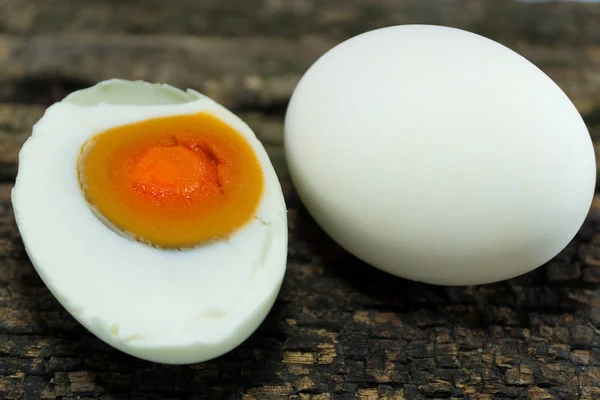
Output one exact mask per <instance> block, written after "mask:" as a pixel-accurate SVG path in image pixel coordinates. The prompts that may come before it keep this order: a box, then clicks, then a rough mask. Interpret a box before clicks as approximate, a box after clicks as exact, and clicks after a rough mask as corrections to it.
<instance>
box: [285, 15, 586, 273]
mask: <svg viewBox="0 0 600 400" xmlns="http://www.w3.org/2000/svg"><path fill="white" fill-rule="evenodd" d="M285 151H286V155H287V159H288V164H289V169H290V173H291V176H292V179H293V182H294V184H295V186H296V189H297V191H298V193H299V195H300V197H301V199H302V201H303V202H304V204H305V205H306V207H307V209H308V211H309V212H310V213H311V214H312V216H313V217H314V218H315V220H316V221H317V222H318V223H319V224H320V226H321V227H322V228H323V229H324V230H325V231H326V232H327V233H328V234H329V235H330V236H331V237H332V238H333V239H334V240H336V241H337V242H338V243H339V244H340V245H341V246H342V247H344V248H345V249H347V250H348V251H349V252H350V253H352V254H354V255H355V256H357V257H359V258H361V259H362V260H364V261H366V262H367V263H370V264H372V265H373V266H375V267H377V268H380V269H382V270H384V271H387V272H389V273H392V274H394V275H398V276H401V277H404V278H408V279H412V280H416V281H423V282H428V283H433V284H442V285H467V284H482V283H487V282H493V281H498V280H504V279H507V278H511V277H514V276H517V275H520V274H523V273H525V272H528V271H530V270H532V269H534V268H536V267H539V266H540V265H542V264H544V263H545V262H547V261H548V260H550V259H551V258H552V257H554V256H555V255H556V254H557V253H558V252H559V251H561V249H563V248H564V247H565V246H566V245H567V244H568V243H569V241H570V240H571V239H572V238H573V237H574V235H575V234H576V233H577V231H578V230H579V228H580V227H581V225H582V223H583V221H584V219H585V217H586V214H587V212H588V210H589V207H590V204H591V201H592V197H593V193H594V185H595V174H596V168H595V158H594V151H593V147H592V142H591V139H590V136H589V134H588V131H587V129H586V126H585V124H584V122H583V120H582V118H581V117H580V115H579V113H578V111H577V110H576V108H575V107H574V105H573V104H572V103H571V101H570V100H569V99H568V98H567V96H566V95H565V94H564V93H563V92H562V91H561V89H560V88H559V87H558V86H557V85H556V84H555V83H554V82H553V81H552V80H551V79H550V78H549V77H548V76H546V75H545V74H544V73H543V72H542V71H540V70H539V69H538V68H537V67H536V66H535V65H533V64H532V63H530V62H529V61H527V60H526V59H525V58H523V57H522V56H520V55H519V54H517V53H515V52H513V51H512V50H510V49H508V48H506V47H504V46H502V45H500V44H498V43H496V42H494V41H492V40H489V39H486V38H484V37H482V36H479V35H476V34H472V33H469V32H465V31H462V30H458V29H452V28H445V27H438V26H424V25H407V26H395V27H389V28H384V29H378V30H374V31H371V32H367V33H364V34H361V35H359V36H356V37H354V38H352V39H350V40H347V41H346V42H343V43H342V44H340V45H338V46H336V47H335V48H333V49H332V50H330V51H329V52H327V53H326V54H325V55H324V56H322V57H321V58H320V59H319V60H318V61H317V62H316V63H315V64H314V65H313V66H312V67H311V68H310V69H309V70H308V71H307V72H306V74H305V75H304V76H303V78H302V79H301V81H300V83H299V84H298V86H297V87H296V89H295V91H294V93H293V96H292V98H291V101H290V104H289V108H288V111H287V116H286V121H285Z"/></svg>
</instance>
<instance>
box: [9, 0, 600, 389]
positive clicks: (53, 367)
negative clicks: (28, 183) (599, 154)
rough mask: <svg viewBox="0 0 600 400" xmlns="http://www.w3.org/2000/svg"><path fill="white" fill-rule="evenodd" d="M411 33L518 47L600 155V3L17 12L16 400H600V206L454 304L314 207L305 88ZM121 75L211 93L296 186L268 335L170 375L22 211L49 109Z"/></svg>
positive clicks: (322, 3)
mask: <svg viewBox="0 0 600 400" xmlns="http://www.w3.org/2000/svg"><path fill="white" fill-rule="evenodd" d="M401 23H435V24H443V25H450V26H456V27H462V28H466V29H469V30H471V31H475V32H479V33H482V34H485V35H486V36H488V37H490V38H493V39H495V40H498V41H500V42H502V43H504V44H507V45H508V46H510V47H512V48H514V49H515V50H517V51H519V52H520V53H521V54H523V55H524V56H526V57H528V58H529V59H531V60H532V61H533V62H535V63H536V64H537V65H538V66H539V67H540V68H542V69H543V70H544V71H546V72H547V73H548V74H549V75H550V76H551V77H552V78H554V79H555V80H556V82H557V83H558V84H559V85H560V86H561V87H562V88H563V89H564V90H565V91H566V92H567V93H568V95H569V96H570V97H571V99H572V100H573V101H574V102H575V104H576V105H577V107H578V108H579V110H580V111H581V113H582V114H583V115H584V116H585V118H586V121H587V122H588V125H589V128H590V132H591V134H592V136H593V138H594V139H599V140H600V5H585V4H575V3H552V4H523V3H518V2H514V1H509V0H506V1H504V0H493V1H492V0H488V1H485V0H481V1H480V0H429V1H423V0H404V1H394V0H380V1H377V2H372V1H367V0H348V1H345V2H342V1H335V0H319V1H318V0H289V1H284V0H246V1H238V0H180V1H164V0H144V1H142V0H130V1H121V0H85V1H84V0H81V1H77V2H74V1H67V0H63V1H59V0H46V1H34V0H0V398H1V399H40V398H41V399H65V400H66V399H75V398H81V399H85V398H101V399H104V400H109V399H122V398H132V399H140V400H142V399H162V398H170V399H204V398H241V397H243V398H247V399H253V398H261V399H262V398H288V397H289V398H292V399H315V400H316V399H319V400H323V399H355V398H359V399H364V400H370V399H377V398H383V399H417V400H418V399H433V398H439V399H447V398H453V399H464V398H466V399H472V400H475V399H477V400H484V399H486V400H487V399H515V398H531V399H538V400H539V399H564V400H570V399H600V201H599V203H598V204H596V205H594V207H593V208H592V210H591V212H590V216H589V218H588V220H587V222H586V223H585V225H584V226H583V228H582V229H581V231H580V233H579V234H578V236H577V237H576V239H575V240H574V241H573V243H571V244H570V245H569V246H568V247H567V248H566V249H565V250H564V251H563V252H562V253H561V254H560V255H559V256H557V257H556V258H555V259H554V260H552V261H551V262H549V263H548V264H547V265H546V266H543V267H542V268H539V269H538V270H536V271H533V272H531V273H529V274H527V275H525V276H522V277H519V278H517V279H513V280H511V281H508V282H502V283H498V284H493V285H484V286H476V287H457V288H445V287H436V286H429V285H423V284H419V283H413V282H408V281H405V280H402V279H398V278H394V277H391V276H389V275H386V274H384V273H382V272H378V271H377V270H375V269H373V268H370V267H368V266H366V265H365V264H363V263H361V262H360V261H358V260H356V259H355V258H353V257H351V256H350V255H348V254H347V253H346V252H344V251H343V250H341V249H340V248H339V247H338V246H336V245H335V244H334V243H333V242H332V241H331V240H330V239H328V238H327V237H326V236H325V235H324V234H323V232H322V231H321V230H320V229H319V228H318V227H317V226H316V225H315V223H314V222H313V220H312V219H311V218H310V217H309V216H308V215H307V213H306V211H305V210H304V209H303V207H302V205H301V204H300V202H299V200H298V198H297V196H296V195H295V193H294V191H293V188H292V187H291V185H290V183H289V181H288V177H287V174H286V170H285V165H284V160H283V154H282V149H281V140H282V118H283V113H284V111H285V105H286V102H287V100H288V98H289V96H290V93H291V91H292V90H293V87H294V85H295V84H296V82H297V81H298V79H299V78H300V76H301V74H302V72H303V71H304V70H305V69H306V68H307V67H308V66H309V65H310V64H311V63H312V62H313V61H314V60H315V59H316V58H317V57H319V56H320V55H321V54H322V53H323V52H324V51H326V50H327V49H329V48H330V47H331V46H333V45H335V44H336V43H339V42H340V41H341V40H343V39H345V38H348V37H350V36H352V35H354V34H357V33H360V32H362V31H365V30H368V29H372V28H376V27H380V26H387V25H392V24H401ZM111 77H121V78H129V79H147V80H151V81H162V82H168V83H171V84H174V85H176V86H180V87H193V88H197V89H200V90H202V91H204V92H206V93H207V94H209V95H210V96H212V97H214V98H215V99H216V100H218V101H220V102H223V103H224V104H226V105H228V106H229V107H231V108H233V109H234V110H236V111H237V112H238V113H239V114H240V115H241V116H242V117H243V118H244V119H245V120H246V121H247V122H248V123H249V124H250V125H251V126H252V127H253V128H254V129H255V131H256V133H257V134H258V136H259V137H260V139H261V140H262V141H263V143H264V144H265V146H266V148H267V150H268V152H269V154H270V156H271V158H272V160H273V163H274V164H275V165H276V168H277V170H278V173H279V175H280V177H281V180H282V184H283V187H284V190H285V194H286V200H287V203H288V206H289V222H290V246H289V264H288V272H287V275H286V279H285V283H284V286H283V289H282V291H281V294H280V296H279V299H278V301H277V303H276V305H275V307H274V309H273V310H272V312H271V313H270V315H269V316H268V318H267V320H266V321H265V323H264V324H263V325H262V326H261V327H260V329H259V330H258V331H257V332H256V333H255V334H254V335H253V336H252V337H251V338H250V339H249V340H248V341H247V342H246V343H244V344H243V345H242V346H241V347H239V348H238V349H236V350H234V351H233V352H231V353H230V354H227V355H225V356H223V357H221V358H219V359H217V360H214V361H211V362H207V363H203V364H198V365H192V366H183V367H174V366H162V365H157V364H152V363H148V362H144V361H140V360H137V359H134V358H132V357H129V356H126V355H124V354H122V353H119V352H117V351H115V350H113V349H111V348H109V347H108V346H106V345H105V344H103V343H102V342H100V341H99V340H97V339H96V338H94V337H93V336H92V335H91V334H90V333H88V332H87V331H85V330H84V329H83V328H82V327H81V326H79V325H78V324H77V323H76V322H75V321H74V319H73V318H71V317H70V316H69V315H68V314H67V313H66V312H65V311H64V310H63V309H62V307H61V306H60V305H59V304H58V302H57V301H56V300H55V299H54V298H53V297H52V295H51V294H50V292H49V291H48V290H47V289H46V288H45V287H44V285H43V284H42V282H41V280H40V279H39V277H38V276H37V274H36V273H35V271H34V270H33V268H32V266H31V264H30V262H29V260H28V259H27V256H26V254H25V252H24V250H23V245H22V242H21V240H20V237H19V234H18V232H17V229H16V226H15V223H14V218H13V214H12V209H11V204H10V189H11V187H12V182H13V181H14V177H15V174H16V163H17V152H18V150H19V148H20V146H21V144H22V143H23V141H24V140H25V139H26V137H27V136H28V135H29V133H30V129H31V126H32V124H33V123H34V122H35V121H36V120H37V119H38V118H39V117H40V115H41V113H42V112H43V109H44V107H45V106H47V105H49V104H50V103H52V102H54V101H57V100H60V99H61V98H62V97H63V96H64V95H65V94H66V93H68V92H69V91H72V90H75V89H79V88H81V87H85V86H88V85H91V84H93V83H95V82H97V81H99V80H103V79H106V78H111ZM439 206H440V207H444V204H443V203H440V204H439ZM65 257H68V255H65ZM82 267H83V266H82ZM482 268H485V266H482Z"/></svg>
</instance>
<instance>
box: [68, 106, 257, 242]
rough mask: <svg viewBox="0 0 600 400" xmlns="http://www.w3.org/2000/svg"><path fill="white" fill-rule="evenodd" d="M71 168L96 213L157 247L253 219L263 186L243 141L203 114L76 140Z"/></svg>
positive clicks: (228, 230)
mask: <svg viewBox="0 0 600 400" xmlns="http://www.w3.org/2000/svg"><path fill="white" fill-rule="evenodd" d="M78 170H79V180H80V184H81V187H82V190H83V192H84V195H85V197H86V200H87V201H88V203H89V204H90V206H91V207H92V209H93V210H94V211H95V212H96V215H98V216H99V217H100V219H101V220H103V221H105V222H109V226H112V227H113V228H116V229H117V230H119V231H120V232H122V233H125V234H126V235H129V236H131V237H133V238H135V239H136V240H140V241H143V242H146V243H149V244H151V245H154V246H158V247H162V248H184V247H191V246H195V245H199V244H202V243H203V242H206V241H211V240H219V239H223V238H226V237H227V236H229V235H231V234H232V233H233V232H235V231H236V230H237V229H239V228H241V227H242V226H243V225H245V224H246V223H248V222H249V221H250V220H252V219H253V218H254V216H255V212H256V208H257V207H258V204H259V202H260V198H261V196H262V191H263V187H264V177H263V174H262V169H261V166H260V163H259V161H258V159H257V157H256V154H255V153H254V151H253V149H252V148H251V146H250V144H249V143H248V142H247V141H246V139H245V138H244V137H243V136H242V135H241V134H240V133H239V132H237V131H236V130H234V129H233V128H231V127H230V126H229V125H227V124H225V123H224V122H222V121H221V120H219V119H218V118H216V117H214V116H212V115H210V114H207V113H200V114H195V115H181V116H173V117H165V118H157V119H152V120H146V121H142V122H138V123H135V124H130V125H125V126H120V127H117V128H113V129H110V130H108V131H105V132H102V133H100V134H98V135H96V136H94V137H93V138H92V139H90V140H89V141H88V142H86V144H84V146H83V147H82V152H81V156H80V159H79V164H78Z"/></svg>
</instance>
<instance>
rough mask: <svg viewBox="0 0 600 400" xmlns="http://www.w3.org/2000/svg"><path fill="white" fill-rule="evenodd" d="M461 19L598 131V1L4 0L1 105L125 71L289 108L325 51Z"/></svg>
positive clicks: (240, 104)
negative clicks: (551, 84)
mask: <svg viewBox="0 0 600 400" xmlns="http://www.w3.org/2000/svg"><path fill="white" fill-rule="evenodd" d="M409 23H411V24H414V23H427V24H439V25H446V26H454V27H458V28H463V29H466V30H469V31H472V32H476V33H479V34H482V35H484V36H487V37H489V38H491V39H494V40H497V41H499V42H501V43H504V44H505V45H507V46H508V47H510V48H512V49H514V50H515V51H517V52H518V53H520V54H521V55H523V56H524V57H526V58H527V59H529V60H530V61H532V62H533V63H534V64H536V65H537V66H538V67H539V68H541V69H542V70H543V71H544V72H546V73H547V74H548V75H549V76H550V77H551V78H552V79H553V80H554V81H555V82H556V83H557V84H558V85H559V86H560V87H561V88H562V89H563V90H564V91H565V92H566V93H567V95H568V96H569V97H570V98H571V100H572V101H573V102H574V103H575V105H576V106H577V108H578V110H579V111H580V112H581V113H582V114H583V115H584V116H585V117H586V120H587V122H588V126H589V127H590V130H591V131H592V135H593V136H595V137H596V136H599V135H600V128H599V127H600V4H586V3H576V2H549V3H533V4H532V3H522V2H518V1H513V0H380V1H372V0H345V1H344V0H172V1H166V0H127V1H124V0H80V1H69V0H43V1H38V0H0V102H4V103H39V104H50V103H52V102H54V101H57V100H60V99H61V98H62V96H63V95H64V94H66V93H68V92H70V91H72V90H76V89H79V88H81V87H86V86H89V85H92V84H94V83H96V82H98V81H101V80H104V79H109V78H114V77H119V78H125V79H144V80H149V81H156V82H166V83H170V84H172V85H174V86H178V87H183V88H186V87H192V88H195V89H198V90H200V91H202V92H204V93H205V94H207V95H209V96H211V97H213V98H214V99H215V100H217V101H219V102H221V103H223V104H224V105H226V106H227V107H230V108H236V109H254V110H262V111H266V110H267V109H268V110H270V111H276V112H280V111H282V110H283V107H284V106H285V104H286V102H287V100H288V99H289V96H290V95H291V93H292V91H293V89H294V87H295V85H296V84H297V82H298V80H299V79H300V77H301V76H302V74H303V73H304V72H305V71H306V69H308V68H309V67H310V65H311V64H312V63H313V62H314V61H315V60H316V59H317V58H318V57H319V56H321V55H322V54H323V53H325V52H326V51H327V50H329V49H330V48H331V47H333V46H335V45H336V44H337V43H339V42H341V41H343V40H345V39H347V38H349V37H351V36H354V35H356V34H359V33H362V32H364V31H368V30H371V29H375V28H378V27H383V26H390V25H397V24H409Z"/></svg>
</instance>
